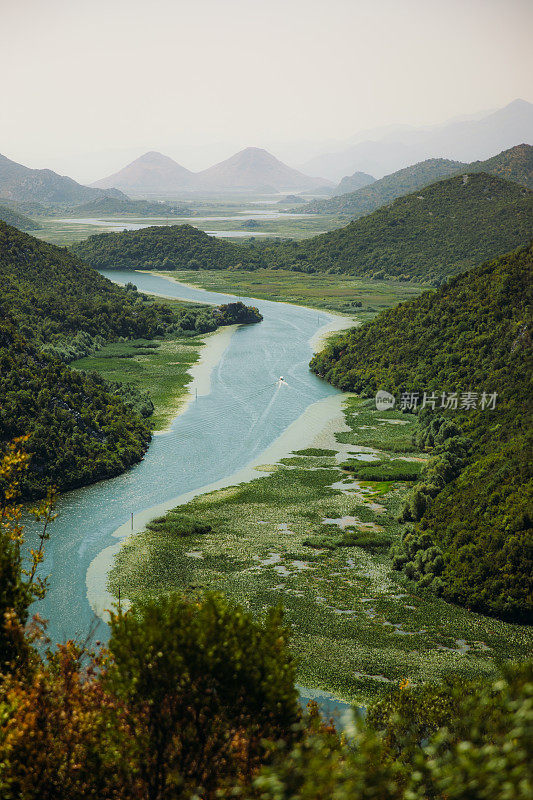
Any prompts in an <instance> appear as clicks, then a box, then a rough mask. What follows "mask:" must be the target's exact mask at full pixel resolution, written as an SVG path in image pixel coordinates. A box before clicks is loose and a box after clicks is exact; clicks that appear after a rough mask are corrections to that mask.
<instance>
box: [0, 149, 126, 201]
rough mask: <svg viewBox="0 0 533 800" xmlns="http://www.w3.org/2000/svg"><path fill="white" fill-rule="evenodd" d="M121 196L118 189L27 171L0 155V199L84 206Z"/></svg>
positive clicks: (40, 170)
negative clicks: (83, 183)
mask: <svg viewBox="0 0 533 800" xmlns="http://www.w3.org/2000/svg"><path fill="white" fill-rule="evenodd" d="M106 196H107V197H109V196H111V197H125V195H124V194H123V193H122V192H120V191H119V190H118V189H115V188H111V189H108V190H106V191H103V190H102V189H94V188H91V187H89V186H82V184H81V183H77V182H76V181H75V180H73V179H72V178H69V177H67V176H65V175H58V174H57V172H53V171H52V170H51V169H30V168H29V167H25V166H23V165H22V164H18V163H17V162H16V161H12V160H11V159H9V158H7V157H6V156H3V155H1V154H0V198H5V199H7V200H14V201H16V202H38V203H71V204H78V203H86V202H89V201H90V200H94V199H95V198H97V197H106Z"/></svg>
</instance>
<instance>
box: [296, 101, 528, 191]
mask: <svg viewBox="0 0 533 800" xmlns="http://www.w3.org/2000/svg"><path fill="white" fill-rule="evenodd" d="M519 142H525V143H527V144H533V104H531V103H528V102H526V101H525V100H514V101H513V102H512V103H509V104H508V105H507V106H505V107H504V108H501V109H499V110H497V111H494V112H491V113H489V114H487V115H485V116H482V117H481V118H477V115H476V117H474V119H463V120H455V121H451V122H448V123H444V124H442V125H437V126H433V127H430V128H404V127H401V128H398V127H395V128H393V129H392V131H390V132H386V133H382V134H376V138H375V139H367V140H365V141H362V142H361V141H360V142H357V143H355V144H349V143H347V144H346V147H344V148H342V147H340V148H339V149H338V150H337V151H335V152H329V153H323V154H322V155H318V156H315V157H314V158H311V159H309V160H307V161H306V162H304V163H303V164H302V165H301V166H300V169H302V170H303V171H304V172H307V173H312V174H314V175H322V176H323V177H324V178H329V179H330V180H333V181H336V182H338V181H340V180H341V179H342V178H343V177H344V176H345V175H352V174H353V173H354V172H355V171H357V170H359V171H363V172H369V173H370V174H371V175H375V176H376V177H378V178H379V177H382V176H383V175H386V174H389V173H391V172H395V171H396V170H399V169H402V168H403V167H407V166H409V165H410V164H414V163H416V162H419V161H424V160H425V159H428V158H447V159H452V160H456V161H466V162H469V161H474V160H476V159H486V158H489V157H490V156H493V155H495V154H496V153H499V152H500V151H501V150H506V149H508V148H509V147H513V145H516V144H518V143H519Z"/></svg>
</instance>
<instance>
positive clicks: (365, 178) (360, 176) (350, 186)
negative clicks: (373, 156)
mask: <svg viewBox="0 0 533 800" xmlns="http://www.w3.org/2000/svg"><path fill="white" fill-rule="evenodd" d="M375 180H376V179H375V178H374V176H373V175H369V174H368V173H367V172H354V174H353V175H346V176H345V177H344V178H343V179H342V181H341V182H340V183H339V185H338V186H336V187H335V189H334V190H333V195H334V196H337V195H339V194H349V193H350V192H356V191H357V190H358V189H362V188H363V187H364V186H369V185H370V184H371V183H375Z"/></svg>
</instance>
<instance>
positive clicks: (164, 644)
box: [0, 442, 533, 800]
mask: <svg viewBox="0 0 533 800" xmlns="http://www.w3.org/2000/svg"><path fill="white" fill-rule="evenodd" d="M25 468H27V459H26V454H25V453H24V450H23V443H22V442H13V443H12V445H11V446H10V447H9V449H8V451H7V453H6V455H5V457H4V458H3V459H2V460H0V487H2V490H3V491H2V493H1V494H0V512H1V517H2V522H3V524H2V526H1V528H0V587H1V589H2V590H1V591H0V707H1V708H2V717H1V723H0V763H1V764H2V769H1V770H0V794H1V796H2V798H5V800H44V799H45V798H47V799H48V800H55V798H69V800H100V798H113V800H146V798H150V800H195V798H202V799H203V800H215V799H216V798H218V800H223V798H227V799H228V800H229V798H236V797H240V798H243V800H244V799H246V800H332V799H333V798H335V800H355V799H356V798H357V799H358V800H373V799H374V800H378V799H379V800H384V799H385V798H387V800H427V798H432V800H472V798H474V797H475V798H479V800H510V798H512V800H529V798H530V797H531V791H532V789H533V783H532V778H531V758H530V756H531V723H532V699H533V697H532V687H533V673H532V664H531V662H529V663H528V662H526V663H523V664H515V665H506V666H505V667H504V668H503V670H502V671H501V673H500V674H499V675H498V676H497V680H495V681H494V680H490V679H488V678H486V677H481V678H478V679H477V680H469V681H465V680H464V678H463V677H459V678H457V677H455V678H450V679H448V680H446V681H444V682H437V683H430V684H426V685H423V686H410V685H409V683H408V681H400V682H399V683H398V684H396V685H393V686H392V687H390V689H388V691H387V692H386V693H384V696H383V697H382V698H381V699H380V700H378V701H376V702H374V703H373V704H371V705H370V707H369V708H368V709H366V714H365V715H364V717H363V716H362V715H359V716H358V717H357V719H356V721H355V722H354V723H353V724H352V726H351V729H350V730H349V731H348V736H347V735H346V734H345V733H344V732H343V733H342V734H340V733H339V732H338V731H337V730H336V729H335V727H334V725H333V723H332V722H324V721H323V720H322V719H321V717H320V715H319V713H318V708H317V706H316V704H311V705H310V706H309V707H308V708H307V710H306V711H305V712H302V709H301V707H300V705H299V702H298V690H297V687H296V685H295V676H296V670H295V663H294V660H293V659H292V657H291V653H290V649H289V642H290V636H291V633H290V630H289V629H288V627H287V625H286V623H285V621H284V618H283V612H282V610H281V609H280V608H270V609H267V610H266V611H265V613H264V615H262V617H260V618H257V617H255V616H254V615H253V614H252V613H251V612H250V611H249V610H246V609H245V608H243V607H242V606H240V605H237V604H235V603H233V602H231V601H229V600H227V599H226V598H224V597H222V596H221V595H217V594H213V593H208V594H204V595H200V596H198V597H197V598H196V599H194V600H188V599H186V598H184V597H182V596H180V595H177V594H172V593H170V594H167V595H165V596H164V597H163V598H158V599H156V600H153V599H151V600H148V601H146V602H145V603H144V604H141V605H136V606H134V607H133V608H132V609H130V610H129V611H128V612H126V613H125V612H124V610H123V609H122V608H121V607H120V604H119V607H118V609H116V611H114V612H111V619H110V639H109V643H108V647H107V648H106V650H105V651H101V650H99V649H98V645H99V642H96V647H95V646H94V645H93V644H92V643H86V644H79V643H75V642H72V641H69V642H66V643H61V644H59V645H58V646H57V647H55V648H46V651H45V652H43V651H44V650H45V648H41V649H38V647H37V646H36V642H39V641H40V639H39V637H42V636H43V626H42V623H41V621H40V620H39V619H38V618H37V619H36V618H34V621H33V623H32V624H30V625H28V626H27V627H25V626H26V624H27V623H28V620H29V617H30V613H31V609H30V606H31V603H32V602H33V601H35V600H39V599H40V598H42V597H43V596H44V595H45V594H46V590H47V584H46V582H43V580H42V579H40V578H39V576H38V574H37V567H38V565H39V563H40V560H41V554H42V547H46V542H47V539H48V538H49V536H50V533H49V523H50V522H51V521H53V503H52V502H48V501H47V502H46V503H44V504H43V505H42V506H41V507H40V508H39V509H38V510H37V509H35V511H36V513H37V515H38V517H39V518H40V519H41V520H42V527H41V532H40V544H41V547H39V548H37V549H34V550H32V551H31V552H30V554H29V558H28V559H27V560H25V559H24V558H23V554H22V543H23V536H24V530H23V528H22V526H21V525H20V523H19V519H20V512H21V506H20V504H19V498H18V496H17V490H18V485H19V483H20V479H21V476H22V475H23V473H24V470H25ZM52 580H53V578H52ZM502 778H504V779H502Z"/></svg>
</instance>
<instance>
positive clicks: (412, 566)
mask: <svg viewBox="0 0 533 800" xmlns="http://www.w3.org/2000/svg"><path fill="white" fill-rule="evenodd" d="M532 265H533V246H530V247H529V248H526V249H523V250H519V251H516V252H514V253H511V254H509V255H507V256H503V257H501V258H499V259H498V260H496V261H492V262H488V263H486V264H483V265H482V266H480V267H477V268H476V269H474V270H472V271H471V272H469V273H467V274H465V275H461V276H458V277H456V278H455V279H454V280H452V281H451V282H450V283H449V284H448V285H447V286H444V287H441V288H440V289H439V290H438V291H437V292H436V293H435V294H429V293H427V294H424V295H422V296H420V297H419V298H417V299H416V300H413V301H411V302H409V303H405V304H402V305H400V306H397V307H396V308H394V309H391V310H389V311H386V312H385V313H383V314H382V315H380V316H379V317H378V318H376V319H375V320H373V321H372V322H370V323H368V324H366V325H364V326H362V327H361V328H358V329H353V330H352V331H350V332H349V333H347V334H346V335H345V336H342V337H340V338H339V339H337V340H336V341H335V342H334V343H333V344H332V345H330V346H329V347H327V348H326V349H325V350H324V351H323V352H322V353H320V354H318V355H317V356H315V358H314V359H313V361H312V362H311V365H312V368H313V369H314V371H315V372H317V373H318V374H320V375H322V376H324V377H325V378H326V379H327V380H329V381H331V382H332V383H333V384H335V385H337V386H339V387H340V388H341V389H345V390H350V391H355V392H358V393H361V394H364V395H371V394H374V393H375V391H376V390H378V389H381V388H382V389H386V390H388V391H390V392H392V393H393V394H395V396H399V395H400V394H401V393H403V392H409V393H410V392H418V393H419V394H420V398H422V396H423V393H424V392H426V393H427V395H431V394H432V395H433V397H434V399H435V400H436V402H435V409H434V410H433V409H432V407H431V406H430V405H426V408H424V409H423V411H422V412H421V413H420V415H419V418H420V423H421V433H420V435H419V438H418V441H417V446H418V447H419V448H425V449H427V450H429V451H430V453H431V459H430V461H429V463H428V465H427V466H426V467H425V468H424V470H423V471H422V474H421V482H420V483H419V484H418V485H417V486H415V487H414V489H413V492H412V493H411V495H410V497H409V498H408V501H407V503H406V506H405V507H404V509H403V513H402V518H403V519H404V520H412V521H414V522H418V523H419V526H418V527H417V528H416V529H415V531H414V532H413V531H412V530H410V529H409V530H408V531H407V532H406V534H405V535H404V538H403V542H402V543H400V544H399V545H398V546H395V548H394V552H393V558H394V565H395V566H396V567H397V568H400V569H404V571H405V572H406V574H407V575H408V577H410V578H412V579H413V580H416V581H417V582H418V583H419V586H430V585H431V587H432V588H433V589H434V590H435V591H437V593H439V594H442V596H443V597H444V598H445V599H448V600H452V601H454V602H458V603H461V604H463V605H466V606H468V607H469V608H473V609H476V610H479V611H483V612H485V613H489V614H494V615H496V616H500V617H503V618H506V619H515V620H518V619H522V620H526V619H530V618H531V613H532V611H533V600H532V595H531V593H532V587H531V575H532V574H533V560H532V552H531V548H532V528H531V519H532V517H533V511H532V510H531V503H532V494H533V488H532V487H533V480H532V472H531V459H530V452H531V432H530V405H529V385H528V376H529V375H530V374H531V347H530V345H531V334H530V330H529V325H530V302H531V286H532V283H533V282H532ZM467 390H472V391H475V392H477V393H478V400H479V399H480V398H481V395H482V393H483V392H486V393H492V392H497V395H498V397H497V406H496V409H495V410H489V409H487V408H486V409H485V410H480V409H477V410H473V409H471V410H469V411H467V410H464V409H461V407H460V406H461V402H460V398H461V392H463V391H467ZM442 392H446V393H448V394H449V393H450V392H458V397H459V402H458V408H457V410H456V411H450V410H446V409H443V408H441V407H440V406H442V403H441V400H440V397H441V393H442ZM441 560H443V561H444V565H442V563H441Z"/></svg>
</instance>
